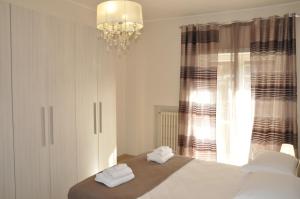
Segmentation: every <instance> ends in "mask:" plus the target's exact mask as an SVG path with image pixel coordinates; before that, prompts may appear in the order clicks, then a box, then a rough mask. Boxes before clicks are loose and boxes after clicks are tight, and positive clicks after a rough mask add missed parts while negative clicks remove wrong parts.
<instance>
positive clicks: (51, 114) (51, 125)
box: [49, 106, 54, 144]
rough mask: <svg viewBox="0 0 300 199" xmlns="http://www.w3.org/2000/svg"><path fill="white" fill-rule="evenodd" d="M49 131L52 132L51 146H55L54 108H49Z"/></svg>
mask: <svg viewBox="0 0 300 199" xmlns="http://www.w3.org/2000/svg"><path fill="white" fill-rule="evenodd" d="M49 128H50V129H49V130H50V139H51V144H54V134H53V106H50V107H49Z"/></svg>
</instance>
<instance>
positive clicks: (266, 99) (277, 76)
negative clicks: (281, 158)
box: [250, 15, 298, 157]
mask: <svg viewBox="0 0 300 199" xmlns="http://www.w3.org/2000/svg"><path fill="white" fill-rule="evenodd" d="M295 38H296V32H295V17H294V16H287V15H286V16H285V17H281V18H280V17H271V18H269V19H255V20H254V21H253V23H252V24H251V53H250V62H251V90H252V96H253V98H254V99H255V110H254V125H253V130H252V145H251V151H252V153H251V155H252V157H253V156H254V155H255V153H256V152H258V151H260V150H275V151H279V150H280V147H281V144H283V143H289V144H292V145H294V148H295V149H296V150H295V152H296V154H297V151H298V150H297V148H298V138H297V101H296V97H297V96H296V95H297V82H296V39H295Z"/></svg>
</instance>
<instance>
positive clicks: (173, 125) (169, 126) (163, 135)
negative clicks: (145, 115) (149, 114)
mask: <svg viewBox="0 0 300 199" xmlns="http://www.w3.org/2000/svg"><path fill="white" fill-rule="evenodd" d="M158 130H159V134H158V138H159V139H158V142H159V143H158V145H160V146H169V147H171V148H172V149H173V150H174V151H177V141H178V112H174V111H173V112H171V111H161V112H159V113H158Z"/></svg>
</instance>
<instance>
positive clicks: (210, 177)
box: [139, 160, 246, 199]
mask: <svg viewBox="0 0 300 199" xmlns="http://www.w3.org/2000/svg"><path fill="white" fill-rule="evenodd" d="M245 175H246V173H245V172H243V171H242V170H241V169H240V167H236V166H230V165H225V164H219V163H215V162H205V161H200V160H192V161H191V162H189V163H188V164H186V165H185V166H184V167H182V168H181V169H179V170H178V171H176V172H175V173H173V174H172V175H171V176H170V177H169V178H167V179H166V180H165V181H164V182H162V183H161V184H160V185H158V186H156V187H155V188H154V189H152V190H151V191H149V192H147V193H145V194H144V195H143V196H141V197H139V199H232V198H233V197H234V196H235V195H236V194H237V192H238V191H239V187H240V183H241V181H242V180H243V177H244V176H245Z"/></svg>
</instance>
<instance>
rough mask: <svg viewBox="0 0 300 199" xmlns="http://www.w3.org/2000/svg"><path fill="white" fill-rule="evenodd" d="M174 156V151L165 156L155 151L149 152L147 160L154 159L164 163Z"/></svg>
mask: <svg viewBox="0 0 300 199" xmlns="http://www.w3.org/2000/svg"><path fill="white" fill-rule="evenodd" d="M173 156H174V153H172V152H171V153H169V154H166V155H164V156H161V155H158V154H157V153H155V152H152V153H148V154H147V160H148V161H154V162H157V163H159V164H163V163H165V162H167V161H168V160H169V159H171V158H172V157H173Z"/></svg>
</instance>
